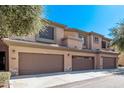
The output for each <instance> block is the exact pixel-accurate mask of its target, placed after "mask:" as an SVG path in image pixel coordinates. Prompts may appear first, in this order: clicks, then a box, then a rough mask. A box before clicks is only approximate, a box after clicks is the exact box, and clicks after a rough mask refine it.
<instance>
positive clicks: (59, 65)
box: [19, 53, 64, 75]
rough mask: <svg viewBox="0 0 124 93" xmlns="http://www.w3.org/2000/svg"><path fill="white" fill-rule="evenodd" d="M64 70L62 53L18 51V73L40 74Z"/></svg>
mask: <svg viewBox="0 0 124 93" xmlns="http://www.w3.org/2000/svg"><path fill="white" fill-rule="evenodd" d="M62 71H64V62H63V56H62V55H48V54H36V53H19V74H20V75H27V74H41V73H51V72H62Z"/></svg>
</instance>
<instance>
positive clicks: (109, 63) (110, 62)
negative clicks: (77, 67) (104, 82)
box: [103, 57, 116, 69]
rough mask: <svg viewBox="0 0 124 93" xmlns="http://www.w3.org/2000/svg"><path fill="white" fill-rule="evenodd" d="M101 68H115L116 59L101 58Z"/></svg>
mask: <svg viewBox="0 0 124 93" xmlns="http://www.w3.org/2000/svg"><path fill="white" fill-rule="evenodd" d="M103 68H104V69H111V68H116V58H111V57H103Z"/></svg>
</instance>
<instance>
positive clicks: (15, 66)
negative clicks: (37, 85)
mask: <svg viewBox="0 0 124 93" xmlns="http://www.w3.org/2000/svg"><path fill="white" fill-rule="evenodd" d="M19 52H27V53H42V54H61V55H64V71H71V70H72V55H77V56H92V57H95V59H96V54H94V53H86V52H73V51H64V50H53V49H45V48H33V47H24V46H14V45H10V46H9V70H10V71H11V72H12V73H13V74H16V75H18V74H19V73H18V71H19V57H18V53H19ZM96 61H97V60H95V63H96Z"/></svg>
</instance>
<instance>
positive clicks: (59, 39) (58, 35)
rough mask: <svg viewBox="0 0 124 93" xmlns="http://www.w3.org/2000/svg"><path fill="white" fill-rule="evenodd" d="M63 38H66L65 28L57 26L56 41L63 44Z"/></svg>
mask: <svg viewBox="0 0 124 93" xmlns="http://www.w3.org/2000/svg"><path fill="white" fill-rule="evenodd" d="M62 38H64V29H63V28H59V27H56V43H57V44H59V45H61V44H62Z"/></svg>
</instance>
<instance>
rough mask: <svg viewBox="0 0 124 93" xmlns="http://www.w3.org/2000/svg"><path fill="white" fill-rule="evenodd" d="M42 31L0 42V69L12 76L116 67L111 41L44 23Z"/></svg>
mask: <svg viewBox="0 0 124 93" xmlns="http://www.w3.org/2000/svg"><path fill="white" fill-rule="evenodd" d="M45 22H46V23H47V25H46V26H45V29H42V30H40V31H39V32H38V33H37V34H34V35H29V36H23V37H22V36H20V37H19V36H12V37H9V38H3V39H1V41H0V70H5V71H10V72H11V73H12V74H13V75H31V74H42V73H53V72H64V71H66V72H68V71H82V70H94V69H112V68H117V62H118V52H116V51H114V49H112V48H111V47H110V42H111V39H109V38H106V37H104V36H103V35H101V34H98V33H95V32H86V31H82V30H79V29H75V28H70V27H68V26H66V25H63V24H60V23H57V22H53V21H50V20H47V21H45Z"/></svg>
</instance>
